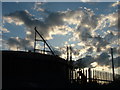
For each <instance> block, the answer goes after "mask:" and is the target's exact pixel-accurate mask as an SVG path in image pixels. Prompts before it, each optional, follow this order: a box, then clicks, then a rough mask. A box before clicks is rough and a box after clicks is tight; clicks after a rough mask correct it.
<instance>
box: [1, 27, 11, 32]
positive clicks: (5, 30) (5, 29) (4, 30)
mask: <svg viewBox="0 0 120 90" xmlns="http://www.w3.org/2000/svg"><path fill="white" fill-rule="evenodd" d="M1 30H2V32H3V33H9V32H10V31H9V30H8V29H7V28H1Z"/></svg>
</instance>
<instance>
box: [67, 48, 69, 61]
mask: <svg viewBox="0 0 120 90" xmlns="http://www.w3.org/2000/svg"><path fill="white" fill-rule="evenodd" d="M68 60H69V48H68V46H67V61H68Z"/></svg>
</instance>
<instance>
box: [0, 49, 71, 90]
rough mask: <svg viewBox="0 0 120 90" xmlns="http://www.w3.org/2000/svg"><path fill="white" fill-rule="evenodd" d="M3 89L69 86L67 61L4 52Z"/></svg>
mask: <svg viewBox="0 0 120 90" xmlns="http://www.w3.org/2000/svg"><path fill="white" fill-rule="evenodd" d="M2 58H3V62H2V63H3V65H2V67H3V68H2V69H3V89H9V88H62V87H66V86H67V85H68V84H69V75H68V70H69V66H68V64H67V61H66V60H64V59H62V58H59V57H55V56H52V55H46V54H40V53H34V52H21V51H3V52H2Z"/></svg>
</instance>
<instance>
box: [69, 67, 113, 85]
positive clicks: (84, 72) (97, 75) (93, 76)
mask: <svg viewBox="0 0 120 90" xmlns="http://www.w3.org/2000/svg"><path fill="white" fill-rule="evenodd" d="M72 74H73V75H72V77H71V82H78V83H80V84H81V83H91V82H96V83H99V84H107V83H111V82H112V81H113V74H112V73H109V72H105V71H97V70H95V69H90V68H89V69H81V70H73V71H72Z"/></svg>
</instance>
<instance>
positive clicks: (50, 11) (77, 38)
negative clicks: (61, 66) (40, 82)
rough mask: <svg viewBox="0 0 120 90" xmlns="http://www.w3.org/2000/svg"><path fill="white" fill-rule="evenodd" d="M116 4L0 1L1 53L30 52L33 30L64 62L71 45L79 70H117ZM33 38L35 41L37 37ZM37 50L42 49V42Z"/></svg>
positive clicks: (119, 32)
mask: <svg viewBox="0 0 120 90" xmlns="http://www.w3.org/2000/svg"><path fill="white" fill-rule="evenodd" d="M119 4H120V3H119V2H2V29H1V30H2V50H25V49H26V50H33V47H34V33H35V32H34V27H37V30H38V31H39V32H40V34H41V35H42V36H43V37H44V38H45V40H47V42H48V44H49V45H50V46H51V47H52V48H53V49H54V51H55V54H57V55H59V56H60V57H62V58H64V59H66V47H67V46H72V52H73V54H72V56H73V60H74V61H76V62H75V63H74V64H75V65H76V66H78V67H80V65H81V63H82V67H96V68H97V67H105V68H107V69H109V68H111V54H110V49H111V48H113V50H114V62H115V68H116V70H118V69H119V68H120V62H119V60H120V52H119V51H120V46H119V45H120V42H119V40H120V37H119V35H120V30H119V27H120V26H119V24H118V23H119V16H118V13H119V8H118V7H119ZM37 38H39V37H38V36H37ZM37 48H40V49H43V44H42V43H40V42H39V43H37Z"/></svg>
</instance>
